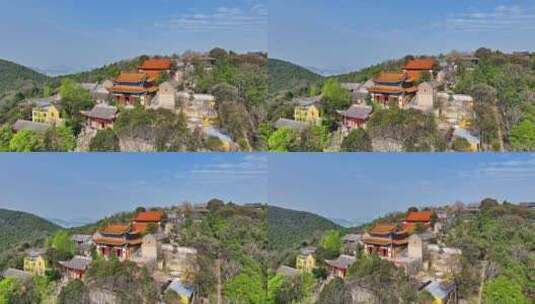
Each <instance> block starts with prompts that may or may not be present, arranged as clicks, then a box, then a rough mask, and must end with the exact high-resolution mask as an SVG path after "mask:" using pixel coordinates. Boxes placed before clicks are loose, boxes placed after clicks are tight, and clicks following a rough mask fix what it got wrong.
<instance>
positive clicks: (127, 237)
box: [93, 224, 142, 261]
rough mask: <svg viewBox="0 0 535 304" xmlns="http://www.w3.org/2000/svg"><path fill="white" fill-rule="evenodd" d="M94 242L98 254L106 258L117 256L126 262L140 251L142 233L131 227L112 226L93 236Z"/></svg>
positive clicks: (122, 225)
mask: <svg viewBox="0 0 535 304" xmlns="http://www.w3.org/2000/svg"><path fill="white" fill-rule="evenodd" d="M93 242H94V243H95V245H96V247H97V253H98V254H100V255H102V256H105V257H110V256H112V255H115V256H116V257H118V258H119V260H121V261H124V260H128V259H129V258H130V257H131V256H132V255H133V254H134V252H135V251H136V250H138V249H140V247H141V243H142V239H141V233H140V231H137V230H135V229H133V228H132V227H131V226H130V225H125V224H110V225H108V226H106V227H104V228H103V229H101V230H99V231H97V232H96V233H95V234H94V235H93Z"/></svg>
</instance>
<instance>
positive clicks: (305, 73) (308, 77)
mask: <svg viewBox="0 0 535 304" xmlns="http://www.w3.org/2000/svg"><path fill="white" fill-rule="evenodd" d="M268 73H269V84H270V93H271V94H272V95H273V94H276V93H278V92H281V91H285V90H292V89H294V88H296V87H299V86H310V85H313V84H317V83H319V82H321V81H322V80H323V76H321V75H318V74H316V73H314V72H312V71H310V70H307V69H306V68H303V67H301V66H299V65H296V64H293V63H290V62H287V61H283V60H279V59H269V61H268Z"/></svg>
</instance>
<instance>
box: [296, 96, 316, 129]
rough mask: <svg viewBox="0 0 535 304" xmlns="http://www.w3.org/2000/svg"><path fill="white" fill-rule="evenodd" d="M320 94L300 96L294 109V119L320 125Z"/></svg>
mask: <svg viewBox="0 0 535 304" xmlns="http://www.w3.org/2000/svg"><path fill="white" fill-rule="evenodd" d="M320 101H321V97H320V96H314V97H306V98H299V99H297V100H296V103H297V106H296V107H295V109H294V119H295V120H297V121H301V122H306V123H310V124H315V125H318V124H320V123H321V111H320V108H319V106H318V105H319V102H320Z"/></svg>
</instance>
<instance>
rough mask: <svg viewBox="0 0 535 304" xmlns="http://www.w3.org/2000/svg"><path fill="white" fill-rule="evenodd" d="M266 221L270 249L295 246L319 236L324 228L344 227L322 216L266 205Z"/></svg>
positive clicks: (339, 228) (338, 228) (341, 228)
mask: <svg viewBox="0 0 535 304" xmlns="http://www.w3.org/2000/svg"><path fill="white" fill-rule="evenodd" d="M267 222H268V240H269V246H270V249H271V250H283V249H288V248H293V247H297V246H299V245H300V244H301V243H303V242H304V241H307V242H310V241H312V240H314V239H316V238H319V237H320V236H321V235H322V234H323V232H325V231H326V230H331V229H335V230H343V229H344V228H343V227H342V226H340V225H337V224H335V223H333V222H332V221H330V220H328V219H326V218H324V217H322V216H319V215H316V214H313V213H309V212H304V211H296V210H291V209H285V208H280V207H275V206H269V207H268V209H267Z"/></svg>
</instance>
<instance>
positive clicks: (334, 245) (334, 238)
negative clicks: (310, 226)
mask: <svg viewBox="0 0 535 304" xmlns="http://www.w3.org/2000/svg"><path fill="white" fill-rule="evenodd" d="M320 247H321V248H322V249H323V250H325V252H326V253H327V254H328V255H329V256H337V255H338V254H339V253H340V249H341V248H342V237H341V235H340V231H338V230H327V231H325V233H324V234H323V236H322V237H321V240H320Z"/></svg>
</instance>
